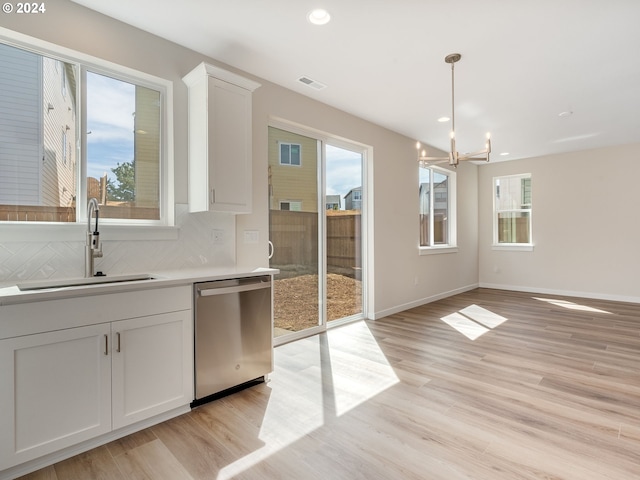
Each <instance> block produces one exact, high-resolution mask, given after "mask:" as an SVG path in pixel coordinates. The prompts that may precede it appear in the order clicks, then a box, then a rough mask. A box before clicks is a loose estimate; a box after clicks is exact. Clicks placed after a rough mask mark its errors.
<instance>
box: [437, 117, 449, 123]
mask: <svg viewBox="0 0 640 480" xmlns="http://www.w3.org/2000/svg"><path fill="white" fill-rule="evenodd" d="M449 120H451V119H450V118H449V117H440V118H439V119H438V121H439V122H440V123H444V122H448V121H449Z"/></svg>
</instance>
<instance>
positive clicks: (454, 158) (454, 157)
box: [416, 53, 491, 167]
mask: <svg viewBox="0 0 640 480" xmlns="http://www.w3.org/2000/svg"><path fill="white" fill-rule="evenodd" d="M461 58H462V55H460V54H459V53H451V54H449V55H447V56H446V57H445V58H444V61H445V62H446V63H450V64H451V134H450V136H451V149H450V151H449V155H448V156H446V157H429V156H427V151H426V150H424V149H422V146H421V145H420V142H418V143H417V145H416V147H417V148H418V161H419V162H420V164H421V165H428V164H435V163H448V164H449V165H451V166H452V167H457V166H458V163H459V162H461V161H463V160H481V161H486V162H488V161H489V154H490V153H491V135H490V134H489V133H487V143H486V144H485V147H484V150H480V151H477V152H473V153H465V154H464V155H461V154H460V153H458V151H457V150H456V112H455V86H454V73H453V72H454V66H455V64H456V62H457V61H459V60H460V59H461Z"/></svg>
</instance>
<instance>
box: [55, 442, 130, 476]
mask: <svg viewBox="0 0 640 480" xmlns="http://www.w3.org/2000/svg"><path fill="white" fill-rule="evenodd" d="M55 469H56V476H57V477H58V480H74V479H78V480H79V479H92V480H93V479H95V480H121V479H122V478H123V477H122V472H120V469H119V468H118V465H117V464H116V463H115V461H114V459H113V457H112V456H111V454H110V453H109V449H108V448H107V447H106V446H105V445H103V446H101V447H98V448H94V449H93V450H89V451H88V452H85V453H81V454H79V455H76V456H75V457H72V458H69V459H67V460H63V461H62V462H59V463H56V465H55Z"/></svg>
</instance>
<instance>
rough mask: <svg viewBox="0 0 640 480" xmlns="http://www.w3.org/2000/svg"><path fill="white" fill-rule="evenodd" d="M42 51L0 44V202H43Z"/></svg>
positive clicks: (33, 203) (23, 203)
mask: <svg viewBox="0 0 640 480" xmlns="http://www.w3.org/2000/svg"><path fill="white" fill-rule="evenodd" d="M41 83H42V62H41V57H40V56H39V55H35V54H33V53H30V52H25V51H22V50H19V49H16V48H13V47H9V46H6V45H2V44H0V84H1V85H2V87H1V88H0V172H2V174H1V175H0V203H1V204H7V205H39V204H40V159H41V158H42V124H41V121H40V118H41V115H42V111H41V88H40V85H41Z"/></svg>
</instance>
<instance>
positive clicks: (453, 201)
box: [418, 164, 458, 255]
mask: <svg viewBox="0 0 640 480" xmlns="http://www.w3.org/2000/svg"><path fill="white" fill-rule="evenodd" d="M421 168H425V169H428V170H430V171H431V172H432V173H440V174H441V175H446V176H447V180H448V184H447V216H448V217H449V218H448V221H447V244H444V245H420V228H418V246H419V255H430V254H431V253H454V250H450V251H444V250H445V249H447V248H449V249H455V251H456V252H457V243H458V203H457V198H458V190H457V188H458V187H457V185H458V177H457V174H456V172H455V171H453V170H449V169H447V168H442V167H438V166H436V165H428V166H422V165H420V164H418V202H420V185H421V183H420V169H421ZM429 181H430V183H431V185H432V186H434V185H435V181H434V179H433V175H431V174H430V175H429ZM418 206H420V203H418ZM434 208H435V188H430V189H429V209H430V213H432V212H433V211H434ZM429 218H435V214H434V215H429ZM418 227H420V225H418ZM429 227H430V228H429V233H430V237H431V238H429V242H431V243H433V231H434V228H433V224H431V225H430V226H429ZM430 250H433V252H430Z"/></svg>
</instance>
